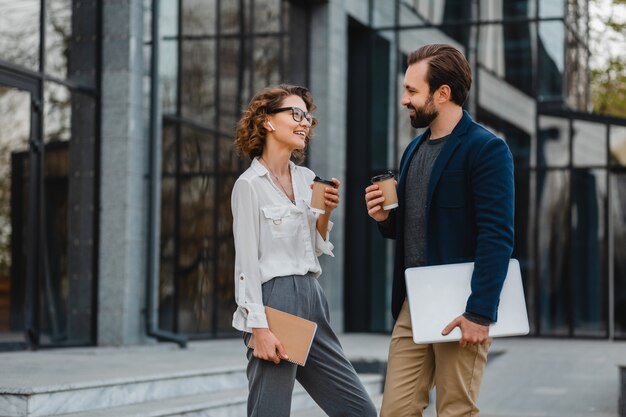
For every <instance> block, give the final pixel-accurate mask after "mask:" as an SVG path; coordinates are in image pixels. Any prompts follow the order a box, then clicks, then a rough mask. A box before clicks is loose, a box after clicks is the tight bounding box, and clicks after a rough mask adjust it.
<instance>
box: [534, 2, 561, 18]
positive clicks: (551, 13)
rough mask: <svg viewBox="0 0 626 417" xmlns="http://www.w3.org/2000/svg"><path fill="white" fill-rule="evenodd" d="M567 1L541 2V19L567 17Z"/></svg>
mask: <svg viewBox="0 0 626 417" xmlns="http://www.w3.org/2000/svg"><path fill="white" fill-rule="evenodd" d="M565 1H566V0H539V17H565Z"/></svg>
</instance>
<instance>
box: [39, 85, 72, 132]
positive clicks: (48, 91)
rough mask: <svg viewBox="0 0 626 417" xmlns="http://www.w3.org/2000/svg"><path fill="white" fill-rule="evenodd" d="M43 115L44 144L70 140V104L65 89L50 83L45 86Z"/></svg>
mask: <svg viewBox="0 0 626 417" xmlns="http://www.w3.org/2000/svg"><path fill="white" fill-rule="evenodd" d="M44 115H45V123H44V137H45V141H46V143H47V142H60V141H68V140H70V136H71V119H72V104H71V100H70V91H69V89H68V88H67V87H65V86H63V85H60V84H56V83H51V82H48V83H46V84H45V87H44Z"/></svg>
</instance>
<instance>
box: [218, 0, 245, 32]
mask: <svg viewBox="0 0 626 417" xmlns="http://www.w3.org/2000/svg"><path fill="white" fill-rule="evenodd" d="M240 5H242V6H243V7H245V6H246V4H245V2H238V1H222V2H221V3H220V8H221V10H220V25H221V27H220V32H221V33H223V34H226V33H238V32H239V31H240V27H239V26H240V10H239V6H240ZM244 13H245V11H244Z"/></svg>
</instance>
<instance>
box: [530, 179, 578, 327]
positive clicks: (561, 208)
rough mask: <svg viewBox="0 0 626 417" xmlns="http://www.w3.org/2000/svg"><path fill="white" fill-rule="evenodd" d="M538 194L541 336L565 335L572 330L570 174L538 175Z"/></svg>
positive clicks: (538, 275) (538, 274)
mask: <svg viewBox="0 0 626 417" xmlns="http://www.w3.org/2000/svg"><path fill="white" fill-rule="evenodd" d="M537 195H538V197H539V207H538V212H537V221H538V227H537V230H538V236H537V244H538V247H537V253H538V258H539V270H538V273H537V278H538V281H539V282H538V286H539V292H540V304H539V306H538V308H539V309H540V310H539V311H541V321H540V326H541V335H546V336H547V335H565V334H567V333H568V328H569V326H568V317H567V313H568V311H567V309H568V291H567V285H568V283H569V281H570V271H569V256H568V247H569V245H568V241H569V230H570V227H569V213H568V212H569V208H570V198H569V175H568V172H566V171H543V172H537Z"/></svg>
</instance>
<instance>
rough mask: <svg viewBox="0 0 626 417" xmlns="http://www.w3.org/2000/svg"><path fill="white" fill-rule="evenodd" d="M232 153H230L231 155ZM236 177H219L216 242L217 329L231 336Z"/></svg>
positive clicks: (232, 330) (233, 303)
mask: <svg viewBox="0 0 626 417" xmlns="http://www.w3.org/2000/svg"><path fill="white" fill-rule="evenodd" d="M232 153H233V152H231V154H232ZM237 176H238V175H222V176H221V177H220V186H219V187H220V195H219V197H218V198H219V202H218V204H217V208H218V219H217V220H218V242H219V249H218V250H219V253H218V258H217V259H218V261H217V268H218V269H217V274H216V276H215V280H216V283H217V284H216V291H217V298H218V309H217V311H218V328H217V332H218V333H222V334H233V333H236V330H234V329H233V327H232V319H233V315H232V312H233V311H235V309H236V308H237V306H236V303H235V287H234V285H233V276H234V274H235V270H234V266H235V251H234V250H233V247H234V245H235V244H234V240H233V233H232V227H233V225H232V218H233V216H232V211H231V207H230V195H231V192H232V190H233V185H234V184H235V180H236V179H237Z"/></svg>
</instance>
